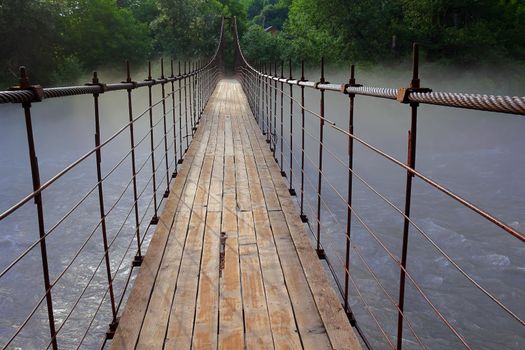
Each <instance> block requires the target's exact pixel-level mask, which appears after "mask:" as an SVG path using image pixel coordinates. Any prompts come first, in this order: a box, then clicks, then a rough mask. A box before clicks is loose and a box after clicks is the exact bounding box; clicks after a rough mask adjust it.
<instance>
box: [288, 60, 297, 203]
mask: <svg viewBox="0 0 525 350" xmlns="http://www.w3.org/2000/svg"><path fill="white" fill-rule="evenodd" d="M288 65H289V67H290V80H292V79H293V76H292V75H293V74H292V73H293V68H292V59H290V60H289V61H288ZM288 85H290V169H289V171H290V178H289V179H288V183H289V185H290V187H289V188H288V192H289V193H290V195H292V196H296V195H297V193H296V192H295V189H294V188H293V84H288Z"/></svg>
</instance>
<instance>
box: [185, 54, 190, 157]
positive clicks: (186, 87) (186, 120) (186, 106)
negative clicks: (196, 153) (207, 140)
mask: <svg viewBox="0 0 525 350" xmlns="http://www.w3.org/2000/svg"><path fill="white" fill-rule="evenodd" d="M186 79H187V77H186V61H184V120H185V122H184V125H185V128H186V136H185V138H186V149H185V150H184V154H186V151H187V150H188V147H189V146H190V142H189V140H188V137H189V136H190V133H189V130H188V93H187V90H188V83H187V80H186Z"/></svg>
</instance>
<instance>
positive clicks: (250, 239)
mask: <svg viewBox="0 0 525 350" xmlns="http://www.w3.org/2000/svg"><path fill="white" fill-rule="evenodd" d="M239 242H240V243H241V244H240V246H239V254H240V264H241V283H242V302H243V308H244V326H245V342H246V347H247V348H248V349H273V348H274V346H273V339H272V332H271V327H270V319H269V316H268V308H267V303H266V297H265V293H264V286H263V280H262V273H261V267H260V264H259V256H258V252H257V245H256V244H255V231H254V228H253V217H252V213H251V212H248V211H247V212H240V213H239Z"/></svg>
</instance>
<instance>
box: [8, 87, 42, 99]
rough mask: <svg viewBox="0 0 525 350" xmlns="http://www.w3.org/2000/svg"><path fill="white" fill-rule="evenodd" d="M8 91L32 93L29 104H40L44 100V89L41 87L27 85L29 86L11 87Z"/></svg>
mask: <svg viewBox="0 0 525 350" xmlns="http://www.w3.org/2000/svg"><path fill="white" fill-rule="evenodd" d="M8 90H9V91H22V90H25V91H31V92H32V93H33V99H32V100H31V102H42V100H43V99H44V88H43V87H42V85H29V86H13V87H11V88H9V89H8Z"/></svg>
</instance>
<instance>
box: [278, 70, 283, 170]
mask: <svg viewBox="0 0 525 350" xmlns="http://www.w3.org/2000/svg"><path fill="white" fill-rule="evenodd" d="M281 79H284V61H281ZM280 134H281V135H280V139H281V140H280V141H281V142H280V147H279V151H280V153H281V161H280V163H279V167H280V168H281V175H282V171H283V170H284V162H283V159H284V156H283V153H284V152H283V148H284V83H283V82H282V81H281V133H280Z"/></svg>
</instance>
